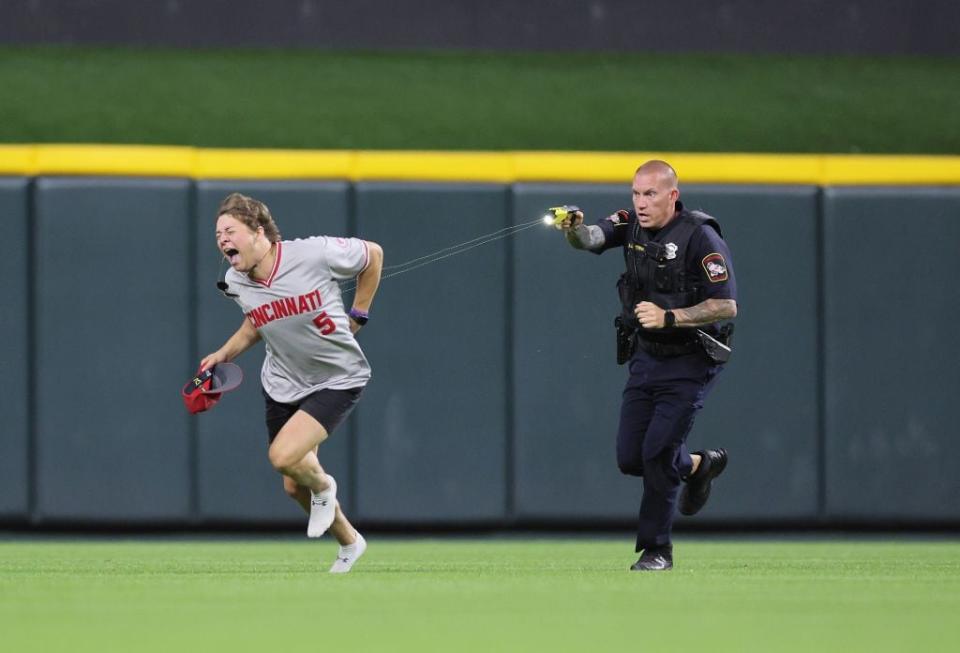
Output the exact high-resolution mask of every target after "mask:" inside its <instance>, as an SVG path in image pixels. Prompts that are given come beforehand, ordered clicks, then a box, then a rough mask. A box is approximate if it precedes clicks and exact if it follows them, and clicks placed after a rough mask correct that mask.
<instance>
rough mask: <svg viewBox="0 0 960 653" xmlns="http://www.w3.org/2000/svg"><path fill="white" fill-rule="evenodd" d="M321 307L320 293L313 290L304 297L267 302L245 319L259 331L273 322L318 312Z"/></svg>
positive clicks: (248, 314) (283, 298)
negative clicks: (248, 319)
mask: <svg viewBox="0 0 960 653" xmlns="http://www.w3.org/2000/svg"><path fill="white" fill-rule="evenodd" d="M322 305H323V301H322V300H321V299H320V291H319V290H314V291H311V292H308V293H307V294H306V295H299V296H297V297H281V298H280V299H274V300H273V301H272V302H267V303H266V304H262V305H260V306H258V307H256V308H255V309H253V310H252V311H250V312H249V313H247V317H248V318H250V321H251V322H253V326H254V327H256V328H257V329H259V328H260V327H262V326H263V325H265V324H268V323H270V322H273V321H274V320H280V319H282V318H285V317H292V316H294V315H300V314H302V313H311V312H313V311H317V310H320V307H321V306H322Z"/></svg>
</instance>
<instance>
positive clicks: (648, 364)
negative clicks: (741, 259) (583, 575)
mask: <svg viewBox="0 0 960 653" xmlns="http://www.w3.org/2000/svg"><path fill="white" fill-rule="evenodd" d="M679 196H680V191H679V190H678V180H677V173H676V171H675V170H674V169H673V167H671V166H670V164H668V163H666V162H665V161H657V160H654V161H647V162H646V163H644V164H643V165H642V166H640V167H639V168H638V169H637V171H636V174H635V175H634V178H633V210H632V211H618V212H616V213H614V214H613V215H611V216H610V217H608V218H604V219H602V220H600V221H599V222H598V223H597V224H595V225H589V226H588V225H584V224H583V214H582V213H581V212H579V211H577V212H574V213H572V214H571V215H570V216H569V217H568V218H566V219H565V220H564V221H563V222H561V223H560V227H561V228H562V229H563V231H564V233H565V235H566V238H567V240H568V242H569V243H570V244H571V245H573V247H575V248H577V249H584V250H588V251H591V252H594V253H596V254H601V253H603V252H605V251H606V250H608V249H613V248H615V247H616V248H622V249H623V254H624V260H625V262H626V272H625V273H624V274H623V275H622V276H621V277H620V281H619V283H618V289H619V291H620V299H621V302H622V305H623V312H622V314H621V315H620V316H619V317H618V318H617V321H616V324H617V328H618V358H619V360H618V362H621V363H623V362H627V361H629V369H630V377H629V379H628V380H627V385H626V387H625V388H624V391H623V403H622V405H621V410H620V426H619V430H618V433H617V464H618V465H619V467H620V471H622V472H623V473H624V474H629V475H631V476H642V477H643V499H642V501H641V504H640V519H639V525H638V529H637V547H636V550H637V551H638V552H642V554H641V556H640V559H639V560H637V562H636V563H634V564H633V566H632V567H630V568H631V569H632V570H635V571H662V570H667V569H671V568H672V567H673V546H672V543H671V531H672V528H673V520H674V514H675V509H676V508H677V504H678V502H679V509H680V512H681V513H683V514H685V515H693V514H696V513H697V512H698V511H699V510H700V509H701V508H702V507H703V506H704V504H705V503H706V501H707V498H708V497H709V495H710V488H711V484H712V481H713V479H714V478H716V477H717V476H719V475H720V474H721V473H722V472H723V470H724V468H725V467H726V465H727V453H726V451H725V450H724V449H706V450H703V451H697V452H693V453H690V452H688V450H687V447H686V444H685V442H686V439H687V435H688V434H689V433H690V429H691V427H692V426H693V420H694V416H695V414H696V412H697V410H699V409H700V408H702V407H703V400H704V398H705V397H706V396H707V393H708V392H709V391H710V389H711V387H712V386H713V384H714V381H715V380H716V377H717V374H718V373H719V372H720V370H721V369H722V365H723V362H724V361H725V360H726V358H727V357H728V355H729V352H730V350H729V348H728V347H727V344H728V343H729V336H730V334H731V333H732V326H733V325H732V324H727V325H726V326H724V327H723V328H720V326H719V323H720V322H721V321H723V320H728V319H731V318H733V317H735V316H736V314H737V301H736V299H737V291H736V282H735V280H734V275H733V267H732V265H731V261H730V252H729V250H728V249H727V245H726V243H725V242H724V241H723V238H722V235H721V233H720V225H719V224H717V221H716V220H714V219H713V218H712V217H710V216H709V215H707V214H705V213H701V212H699V211H690V210H688V209H686V208H685V207H684V206H683V204H682V203H681V202H680V201H679ZM681 487H682V490H681Z"/></svg>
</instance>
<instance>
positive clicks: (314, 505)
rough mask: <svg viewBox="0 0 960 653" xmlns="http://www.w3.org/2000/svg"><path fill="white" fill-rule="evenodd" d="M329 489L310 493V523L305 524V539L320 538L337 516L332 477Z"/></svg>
mask: <svg viewBox="0 0 960 653" xmlns="http://www.w3.org/2000/svg"><path fill="white" fill-rule="evenodd" d="M327 478H329V479H330V487H328V488H327V489H326V490H323V491H322V492H313V491H311V492H310V521H309V522H308V523H307V537H320V536H321V535H323V534H324V533H326V532H327V529H328V528H330V524H332V523H333V519H334V517H336V515H337V482H336V481H335V480H334V479H333V477H332V476H330V475H329V474H327Z"/></svg>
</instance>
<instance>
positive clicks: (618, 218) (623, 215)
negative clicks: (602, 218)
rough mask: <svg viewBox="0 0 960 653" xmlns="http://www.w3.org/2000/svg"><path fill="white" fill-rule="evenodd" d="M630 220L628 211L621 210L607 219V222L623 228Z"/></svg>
mask: <svg viewBox="0 0 960 653" xmlns="http://www.w3.org/2000/svg"><path fill="white" fill-rule="evenodd" d="M629 219H630V214H629V213H628V212H627V211H624V210H622V209H621V210H620V211H617V212H616V213H614V214H613V215H610V216H608V217H607V222H610V223H611V224H613V226H614V227H622V226H624V225H626V224H627V221H628V220H629Z"/></svg>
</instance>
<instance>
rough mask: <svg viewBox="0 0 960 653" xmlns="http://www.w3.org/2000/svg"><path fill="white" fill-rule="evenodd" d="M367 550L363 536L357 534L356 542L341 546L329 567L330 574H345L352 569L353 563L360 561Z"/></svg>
mask: <svg viewBox="0 0 960 653" xmlns="http://www.w3.org/2000/svg"><path fill="white" fill-rule="evenodd" d="M366 550H367V541H366V540H365V539H363V535H361V534H360V533H357V541H356V542H354V543H353V544H348V545H347V546H341V547H340V550H339V551H338V552H337V559H336V560H334V561H333V566H332V567H330V573H331V574H345V573H347V572H348V571H350V570H351V569H352V568H353V563H355V562H356V561H357V560H359V559H360V556H362V555H363V552H364V551H366Z"/></svg>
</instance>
